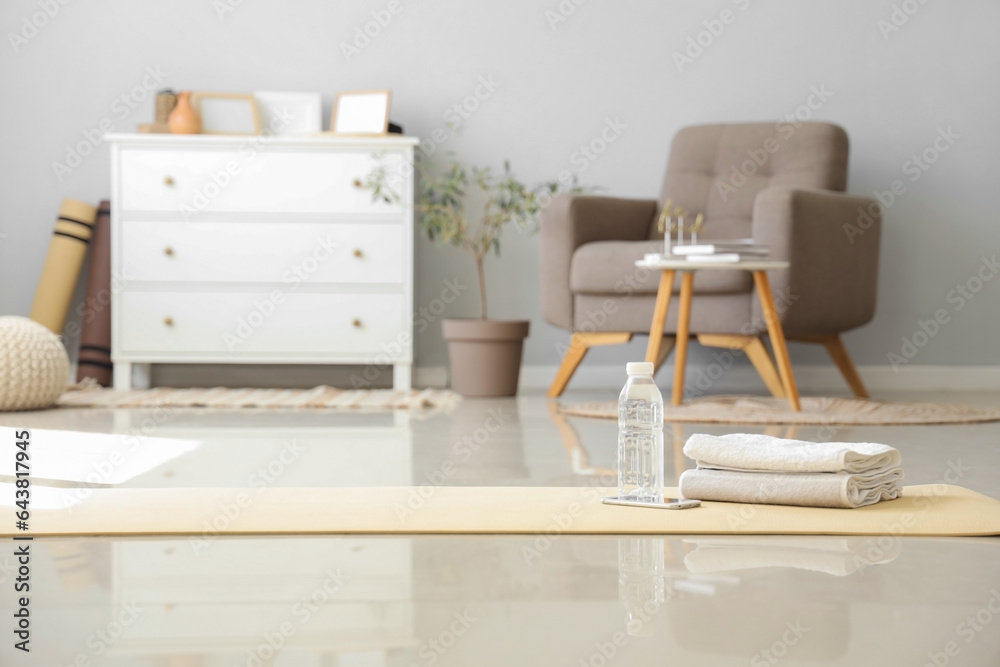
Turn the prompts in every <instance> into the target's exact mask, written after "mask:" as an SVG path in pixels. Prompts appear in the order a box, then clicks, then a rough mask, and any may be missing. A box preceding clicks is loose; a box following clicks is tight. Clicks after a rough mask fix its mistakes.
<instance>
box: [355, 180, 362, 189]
mask: <svg viewBox="0 0 1000 667" xmlns="http://www.w3.org/2000/svg"><path fill="white" fill-rule="evenodd" d="M354 187H356V188H360V187H361V179H360V178H355V179H354Z"/></svg>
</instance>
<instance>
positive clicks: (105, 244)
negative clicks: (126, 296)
mask: <svg viewBox="0 0 1000 667" xmlns="http://www.w3.org/2000/svg"><path fill="white" fill-rule="evenodd" d="M90 246H91V248H92V250H91V254H90V276H89V277H88V279H87V295H86V298H85V301H84V309H83V320H82V322H81V323H80V354H79V356H78V358H77V372H76V381H77V382H82V381H83V380H84V378H93V379H94V380H96V381H97V384H99V385H101V386H102V387H109V386H111V370H112V366H111V202H110V201H108V200H107V199H105V200H104V201H102V202H101V203H100V206H99V207H98V210H97V222H96V223H95V224H94V235H93V237H92V238H91V240H90Z"/></svg>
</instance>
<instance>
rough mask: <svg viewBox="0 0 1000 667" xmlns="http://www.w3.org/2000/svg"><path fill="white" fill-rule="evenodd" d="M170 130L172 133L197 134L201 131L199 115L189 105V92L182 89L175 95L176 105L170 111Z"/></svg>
mask: <svg viewBox="0 0 1000 667" xmlns="http://www.w3.org/2000/svg"><path fill="white" fill-rule="evenodd" d="M168 125H170V131H171V132H172V133H173V134H198V133H200V132H201V116H199V115H198V112H197V111H195V110H194V107H193V106H191V93H190V92H188V91H184V92H182V93H179V94H178V95H177V106H175V107H174V110H173V111H171V112H170V120H169V121H168Z"/></svg>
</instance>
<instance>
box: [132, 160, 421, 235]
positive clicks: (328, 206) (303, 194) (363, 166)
mask: <svg viewBox="0 0 1000 667" xmlns="http://www.w3.org/2000/svg"><path fill="white" fill-rule="evenodd" d="M120 159H121V161H120V174H119V178H120V179H121V195H120V196H121V204H120V206H121V208H122V210H125V211H176V212H178V213H181V214H182V215H183V216H184V219H185V220H191V219H193V218H196V217H197V216H198V215H199V214H200V213H202V212H213V211H215V212H244V211H256V212H285V213H366V212H368V213H390V212H393V211H399V210H400V207H399V206H395V205H389V204H384V203H379V204H376V203H373V202H372V196H371V191H369V190H365V189H362V188H360V187H358V186H357V185H356V182H357V181H358V179H361V180H364V179H365V177H367V176H368V175H369V174H370V173H371V171H372V169H374V168H375V165H376V164H377V162H378V161H377V160H376V158H375V157H374V156H373V155H372V154H371V153H370V152H339V151H338V152H310V151H288V150H287V149H286V150H273V151H267V150H266V149H264V150H260V151H258V152H256V153H254V154H252V155H248V154H247V151H241V150H238V149H234V150H221V149H220V150H205V151H194V150H188V151H169V150H165V151H158V150H139V149H126V150H123V151H122V152H121V158H120ZM382 162H383V164H384V165H385V166H386V168H387V169H389V170H390V171H394V172H396V173H397V174H398V173H401V167H402V163H403V161H402V155H401V154H399V153H388V154H386V155H385V156H384V157H383V160H382ZM397 182H398V181H397Z"/></svg>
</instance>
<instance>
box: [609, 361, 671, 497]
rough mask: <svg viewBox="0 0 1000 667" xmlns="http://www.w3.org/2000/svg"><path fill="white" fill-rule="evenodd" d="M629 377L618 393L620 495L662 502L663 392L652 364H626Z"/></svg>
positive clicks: (645, 362) (644, 362)
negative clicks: (658, 385) (654, 379)
mask: <svg viewBox="0 0 1000 667" xmlns="http://www.w3.org/2000/svg"><path fill="white" fill-rule="evenodd" d="M625 370H626V372H627V373H628V381H627V382H626V383H625V387H624V388H623V389H622V393H621V395H620V396H619V397H618V497H619V498H628V499H629V500H642V501H649V502H663V396H661V395H660V390H659V389H657V388H656V383H654V382H653V364H651V363H649V362H647V361H643V362H636V363H630V364H628V365H626V367H625Z"/></svg>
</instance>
